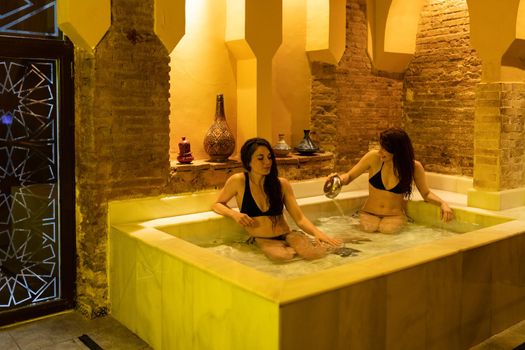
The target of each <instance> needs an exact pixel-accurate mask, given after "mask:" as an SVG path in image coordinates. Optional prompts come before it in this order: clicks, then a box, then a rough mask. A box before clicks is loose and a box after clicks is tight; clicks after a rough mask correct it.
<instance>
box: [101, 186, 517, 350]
mask: <svg viewBox="0 0 525 350" xmlns="http://www.w3.org/2000/svg"><path fill="white" fill-rule="evenodd" d="M440 181H441V180H440ZM429 182H432V183H433V184H434V185H435V184H436V183H437V182H433V181H432V180H430V181H429ZM438 182H439V181H438ZM445 183H449V182H447V181H445ZM321 184H322V181H317V182H315V181H308V182H301V183H297V184H294V186H295V192H296V194H297V195H298V197H302V198H300V199H299V202H300V204H301V206H302V207H303V208H304V210H305V212H306V213H307V215H309V213H322V212H323V209H322V208H323V206H324V207H327V206H328V205H329V204H327V203H328V202H327V201H324V200H322V198H324V197H319V196H316V194H318V193H319V189H320V188H322V186H321ZM365 186H366V178H364V179H360V180H359V181H357V182H356V183H355V184H354V185H353V187H349V188H347V189H346V190H347V191H345V192H343V193H342V194H341V198H344V197H346V199H345V200H344V201H345V202H347V203H352V202H353V203H354V204H353V205H359V203H362V199H363V197H364V196H366V190H364V187H365ZM447 186H448V185H447ZM454 186H456V188H458V187H457V186H458V185H457V184H456V185H454ZM445 187H446V186H445ZM459 187H461V188H463V190H464V191H465V192H466V191H467V190H468V189H466V188H464V187H465V186H463V185H460V186H459ZM467 187H468V186H467ZM465 192H463V193H465ZM305 196H306V197H305ZM213 198H214V193H212V192H205V193H199V194H191V195H190V194H188V196H186V197H184V196H177V197H171V198H147V199H143V200H130V201H119V202H115V203H111V204H110V225H111V230H110V249H109V254H110V256H109V259H108V261H109V264H110V267H109V270H110V300H111V313H112V315H113V316H114V317H115V318H116V319H117V320H119V321H120V322H122V323H123V324H124V325H125V326H126V327H128V328H129V329H131V330H132V331H134V332H136V333H137V334H138V335H139V336H140V337H141V338H143V339H144V340H146V341H147V342H148V343H149V344H150V345H151V346H152V347H153V348H154V349H221V350H222V349H248V348H249V349H298V348H300V349H348V348H351V349H422V348H426V349H445V348H446V349H465V348H468V347H470V346H472V345H475V344H477V343H479V342H481V341H482V340H484V339H486V338H488V337H489V336H490V335H492V334H495V333H497V332H499V331H501V330H503V329H505V328H507V327H509V326H510V325H512V324H514V323H516V322H518V321H521V320H522V319H525V297H524V295H525V275H524V273H523V271H525V262H524V261H523V259H522V258H521V257H522V256H523V255H524V254H525V234H524V232H525V223H524V222H523V221H520V220H511V221H508V222H504V223H500V224H497V225H494V226H491V227H486V228H483V229H480V230H477V231H474V232H470V233H465V234H462V235H458V236H454V237H450V238H445V239H441V240H439V241H437V242H433V243H430V244H424V245H420V246H416V247H413V248H409V249H405V250H403V251H398V252H394V253H390V254H387V255H385V256H380V257H375V258H370V259H367V260H364V261H359V262H353V263H351V264H346V265H342V266H338V267H334V268H331V269H328V270H324V271H321V272H318V273H314V274H311V275H307V276H302V277H297V278H292V279H286V280H284V279H278V278H274V277H272V276H270V275H267V274H265V273H262V272H259V271H257V270H255V269H252V268H250V267H247V266H244V265H242V264H240V263H238V262H236V261H233V260H231V259H228V258H226V257H223V256H218V255H216V254H213V253H211V252H209V251H207V250H205V249H202V248H200V247H197V246H195V245H192V244H190V243H188V242H186V241H184V240H182V239H179V238H177V237H175V236H173V235H170V234H168V233H166V232H162V231H161V230H162V229H163V227H165V226H173V225H175V226H176V225H177V224H179V225H181V227H182V226H184V225H186V227H187V224H188V223H191V222H193V223H195V219H196V218H198V217H199V216H202V218H201V219H202V220H197V221H201V223H199V224H202V222H205V223H207V224H209V225H210V226H209V227H213V229H214V230H228V229H230V228H231V227H232V226H231V222H228V221H229V220H227V219H225V218H222V217H217V216H216V215H215V214H214V213H209V212H208V213H201V212H202V211H205V210H202V209H203V208H204V209H205V208H208V209H209V204H211V201H213ZM190 202H192V203H193V204H194V205H189V203H190ZM315 202H319V204H317V205H316V204H315ZM183 204H184V205H183ZM351 205H352V204H348V206H351ZM133 208H135V209H133ZM182 208H184V209H182ZM179 210H183V212H178V211H179ZM424 210H426V209H424ZM455 210H456V212H457V213H460V212H461V213H462V212H463V211H465V212H466V213H468V212H471V214H460V215H462V217H465V218H470V219H473V220H482V221H483V220H485V223H487V224H488V223H494V222H495V221H498V220H499V221H500V222H503V221H506V220H507V218H504V217H500V216H497V215H482V214H481V213H480V211H479V210H470V209H461V208H455ZM177 212H178V213H177ZM430 212H432V210H430ZM135 213H136V214H137V215H135ZM181 213H183V215H180V214H181ZM434 213H435V214H437V212H435V211H434ZM176 214H179V215H178V216H174V215H176ZM182 217H184V219H181V218H182ZM486 217H489V218H488V219H487V218H486ZM481 218H483V219H481ZM494 220H495V221H494ZM480 222H481V221H480ZM204 225H205V224H204ZM199 230H202V228H201V229H199Z"/></svg>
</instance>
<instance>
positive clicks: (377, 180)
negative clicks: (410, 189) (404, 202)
mask: <svg viewBox="0 0 525 350" xmlns="http://www.w3.org/2000/svg"><path fill="white" fill-rule="evenodd" d="M383 164H385V163H384V162H383V163H381V169H379V171H378V172H377V173H375V174H374V176H372V177H371V178H370V179H369V180H368V182H369V183H370V185H372V186H373V187H375V188H377V189H378V190H384V191H388V192H392V193H397V194H401V193H405V191H403V189H402V188H401V183H399V182H398V183H397V185H395V186H394V187H392V188H391V189H389V190H387V189H386V188H385V185H384V184H383V179H382V178H381V171H382V170H383Z"/></svg>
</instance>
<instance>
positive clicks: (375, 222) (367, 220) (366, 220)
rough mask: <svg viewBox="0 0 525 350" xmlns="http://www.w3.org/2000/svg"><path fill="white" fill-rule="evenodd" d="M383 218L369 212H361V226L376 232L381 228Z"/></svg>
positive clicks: (362, 228)
mask: <svg viewBox="0 0 525 350" xmlns="http://www.w3.org/2000/svg"><path fill="white" fill-rule="evenodd" d="M380 221H381V219H380V218H378V217H377V216H375V215H371V214H368V213H360V214H359V226H360V228H361V230H363V231H365V232H370V233H371V232H376V231H377V230H378V229H379V223H380Z"/></svg>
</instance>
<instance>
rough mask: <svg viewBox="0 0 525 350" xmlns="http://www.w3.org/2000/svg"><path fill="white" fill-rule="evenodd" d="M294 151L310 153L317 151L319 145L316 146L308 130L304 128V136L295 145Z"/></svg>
mask: <svg viewBox="0 0 525 350" xmlns="http://www.w3.org/2000/svg"><path fill="white" fill-rule="evenodd" d="M295 151H296V152H299V153H300V154H302V155H310V154H314V153H316V152H319V147H317V145H316V144H315V143H314V142H313V141H312V139H311V138H310V130H304V137H303V139H302V140H301V142H299V144H298V145H297V146H295Z"/></svg>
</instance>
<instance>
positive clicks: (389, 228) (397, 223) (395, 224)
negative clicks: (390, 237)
mask: <svg viewBox="0 0 525 350" xmlns="http://www.w3.org/2000/svg"><path fill="white" fill-rule="evenodd" d="M406 222H407V220H406V218H405V217H395V218H385V219H383V220H381V223H380V224H379V232H381V233H385V234H395V233H398V232H399V231H401V230H402V229H403V227H404V226H405V224H406Z"/></svg>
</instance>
